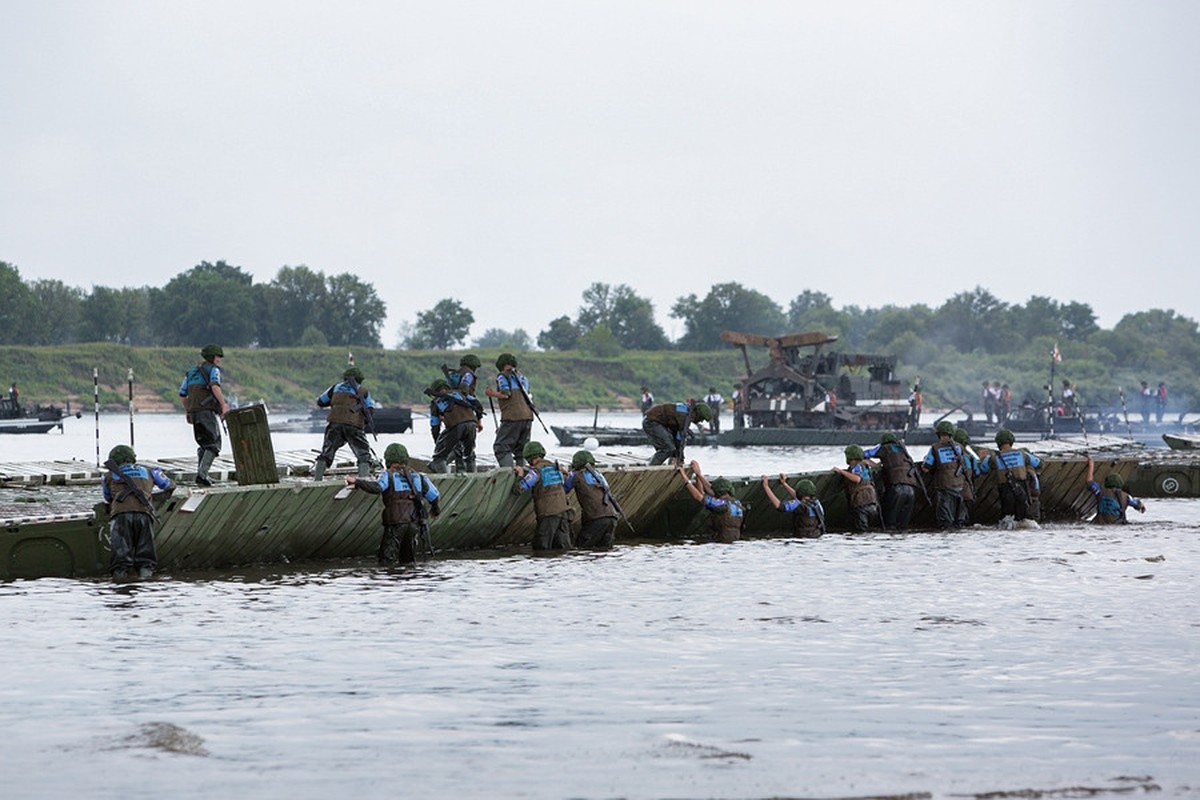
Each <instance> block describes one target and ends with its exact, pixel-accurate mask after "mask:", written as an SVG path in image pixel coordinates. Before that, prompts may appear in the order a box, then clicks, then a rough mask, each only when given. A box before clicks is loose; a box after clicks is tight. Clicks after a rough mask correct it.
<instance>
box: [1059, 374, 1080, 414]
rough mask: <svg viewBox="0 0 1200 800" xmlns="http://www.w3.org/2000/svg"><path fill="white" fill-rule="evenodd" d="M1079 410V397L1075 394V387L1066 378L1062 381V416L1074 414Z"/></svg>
mask: <svg viewBox="0 0 1200 800" xmlns="http://www.w3.org/2000/svg"><path fill="white" fill-rule="evenodd" d="M1078 410H1079V398H1078V397H1077V396H1076V394H1075V387H1074V386H1072V385H1071V382H1070V381H1069V380H1067V379H1066V378H1063V382H1062V416H1064V417H1071V416H1074V415H1075V413H1076V411H1078Z"/></svg>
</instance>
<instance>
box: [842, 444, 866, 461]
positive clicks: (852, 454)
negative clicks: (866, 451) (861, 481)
mask: <svg viewBox="0 0 1200 800" xmlns="http://www.w3.org/2000/svg"><path fill="white" fill-rule="evenodd" d="M844 452H845V453H846V460H847V461H862V460H863V458H864V456H863V449H862V448H861V447H859V446H858V445H856V444H848V445H846V450H845V451H844Z"/></svg>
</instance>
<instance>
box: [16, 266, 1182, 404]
mask: <svg viewBox="0 0 1200 800" xmlns="http://www.w3.org/2000/svg"><path fill="white" fill-rule="evenodd" d="M670 316H671V317H672V318H673V319H677V320H679V321H680V322H681V323H682V327H683V333H682V335H681V336H680V337H679V338H678V339H677V340H675V341H671V340H670V339H669V337H668V336H667V335H666V333H665V332H664V330H663V329H662V327H661V326H660V325H659V324H658V323H657V322H656V321H655V317H654V304H653V303H652V302H651V301H650V300H649V299H647V298H645V297H641V296H640V295H638V294H637V292H636V291H634V289H632V288H631V287H630V286H628V285H626V284H620V285H612V284H607V283H599V282H597V283H593V284H591V285H590V286H588V287H587V288H586V289H585V290H584V291H583V293H582V295H581V303H580V305H579V306H578V308H577V309H576V310H575V312H574V313H573V314H563V315H561V316H559V317H556V318H555V319H553V320H551V321H550V323H549V324H548V325H547V327H546V328H545V329H544V330H542V331H538V332H537V333H536V335H534V334H531V333H530V332H528V331H526V330H524V329H522V328H517V329H515V330H503V329H498V328H489V329H487V330H485V331H484V332H483V333H482V334H481V335H479V336H476V337H474V338H470V329H471V326H472V325H473V324H474V321H475V318H474V314H473V313H472V312H471V310H470V309H469V308H467V307H466V306H464V305H463V304H462V303H461V301H459V300H456V299H452V298H447V299H443V300H440V301H438V302H437V303H436V304H435V305H434V306H433V307H432V308H429V309H426V310H423V311H420V312H419V313H418V314H417V315H416V318H415V320H414V321H412V322H406V323H403V324H402V325H401V330H400V339H399V341H398V342H397V346H398V347H399V348H401V349H407V350H452V349H455V348H459V347H462V346H471V347H477V348H495V349H511V350H513V351H515V352H520V351H529V350H533V349H535V348H537V349H541V350H544V351H550V352H554V351H559V352H565V351H576V352H580V353H582V354H584V355H587V356H593V357H598V358H611V357H616V356H619V355H620V354H621V353H623V352H626V351H658V350H678V351H684V352H704V351H712V350H723V349H726V348H727V347H728V345H726V344H724V343H723V342H722V341H721V339H720V334H721V331H723V330H737V331H743V332H746V333H755V334H762V335H767V336H774V335H779V334H782V333H793V332H803V331H821V332H823V333H825V334H828V335H831V336H837V337H838V340H839V341H838V344H837V346H836V349H838V350H841V351H844V352H845V351H849V352H865V353H875V354H895V355H897V356H898V357H899V359H900V362H901V364H902V367H903V369H904V370H905V371H906V372H911V373H913V374H919V375H922V376H923V378H924V380H925V381H926V386H927V387H928V388H929V390H930V391H931V392H932V393H933V394H934V395H935V396H936V395H939V394H940V395H943V396H945V397H947V398H952V397H964V398H969V397H971V396H972V393H973V392H972V387H973V386H975V385H978V382H979V381H981V380H983V379H989V380H990V379H1001V380H1005V381H1006V382H1012V383H1013V384H1014V387H1013V388H1014V392H1015V393H1016V394H1017V395H1018V397H1020V396H1022V395H1038V394H1039V393H1041V392H1042V390H1043V389H1044V388H1045V383H1046V382H1047V380H1048V376H1047V375H1046V372H1047V367H1048V364H1049V363H1050V362H1049V354H1050V352H1051V350H1052V349H1053V348H1054V347H1055V346H1059V347H1061V352H1063V354H1064V356H1065V358H1066V359H1067V361H1066V363H1064V364H1063V365H1062V367H1060V372H1059V375H1060V376H1062V377H1068V376H1069V378H1070V379H1071V380H1072V381H1073V382H1078V383H1081V384H1082V385H1083V386H1084V387H1085V394H1084V395H1083V396H1084V398H1085V399H1086V398H1087V396H1088V393H1091V394H1093V395H1099V394H1103V395H1104V396H1105V397H1106V398H1107V397H1110V396H1115V394H1116V392H1117V389H1118V387H1119V386H1125V387H1128V389H1129V391H1130V392H1131V393H1133V392H1136V389H1137V386H1138V384H1139V382H1140V381H1141V380H1147V381H1150V382H1151V385H1152V386H1153V385H1156V383H1157V381H1159V380H1162V381H1165V382H1167V383H1168V384H1169V385H1171V386H1172V387H1173V388H1175V389H1176V390H1178V392H1177V394H1176V395H1175V396H1176V397H1177V398H1178V397H1179V396H1180V394H1182V395H1184V396H1188V397H1196V398H1200V378H1197V376H1198V375H1200V335H1198V333H1197V323H1196V321H1195V320H1192V319H1190V318H1188V317H1184V316H1180V315H1176V313H1175V312H1174V311H1172V310H1163V309H1151V310H1148V311H1137V312H1132V313H1129V314H1127V315H1125V316H1124V317H1123V318H1122V319H1121V320H1120V321H1119V322H1118V323H1117V324H1116V325H1115V326H1114V327H1113V328H1112V329H1111V330H1104V329H1101V328H1100V327H1099V325H1098V324H1097V322H1096V315H1095V313H1094V312H1093V311H1092V308H1091V307H1090V306H1089V305H1088V304H1086V303H1079V302H1073V301H1072V302H1067V303H1061V302H1059V301H1057V300H1054V299H1052V298H1049V297H1043V296H1038V295H1033V296H1031V297H1030V298H1029V299H1028V300H1027V301H1026V302H1025V303H1016V304H1010V303H1005V302H1002V301H1000V300H999V299H998V298H996V297H995V296H994V295H993V294H991V292H989V291H988V290H986V289H984V288H982V287H975V288H974V289H971V290H965V291H962V292H959V293H958V294H955V295H954V296H952V297H950V298H949V299H947V300H946V301H945V302H943V303H942V304H941V305H938V306H936V307H933V306H928V305H924V304H916V305H912V306H907V307H904V306H895V305H886V306H883V307H882V308H861V307H859V306H856V305H848V306H843V307H841V308H835V307H834V305H833V303H832V300H831V298H830V297H829V296H828V295H826V294H824V293H823V292H819V291H814V290H805V291H803V292H801V293H800V294H799V295H797V296H796V297H794V298H792V299H791V300H790V302H789V303H788V304H787V306H786V307H785V306H782V305H780V304H779V303H778V302H777V301H776V300H775V299H773V298H771V297H769V296H768V295H765V294H763V293H761V292H758V291H756V290H754V289H750V288H748V287H745V286H742V285H741V284H739V283H737V282H728V283H720V284H716V285H714V286H712V287H711V288H710V289H709V291H708V292H707V294H705V295H703V296H700V295H698V294H689V295H686V296H683V297H679V298H677V299H676V301H675V303H674V304H673V305H672V307H671V310H670ZM385 318H386V307H385V304H384V303H383V301H382V300H380V299H379V297H378V295H377V294H376V292H375V289H374V287H373V286H371V285H370V284H368V283H364V282H362V281H361V280H359V279H358V278H357V277H355V276H354V275H350V274H341V275H325V274H324V273H322V272H320V271H316V270H313V269H310V268H308V267H306V266H298V267H287V266H285V267H283V268H281V269H280V270H279V272H278V273H277V274H276V276H275V278H274V279H272V280H271V281H270V282H268V283H265V284H255V283H254V281H253V279H252V277H251V276H250V275H249V273H247V272H245V271H244V270H242V269H241V268H240V267H236V266H232V265H229V264H227V263H225V262H224V261H218V262H216V263H209V262H202V263H200V264H198V265H197V266H195V267H193V268H192V269H190V270H188V271H186V272H183V273H181V274H179V275H176V276H175V277H174V278H172V279H171V281H169V282H168V283H167V284H166V285H165V286H163V287H162V288H161V289H156V288H151V287H141V288H120V289H114V288H109V287H104V286H94V287H93V288H92V289H91V291H90V292H85V291H83V290H81V289H76V288H72V287H69V286H66V285H65V284H63V283H62V282H61V281H57V280H36V281H32V282H26V281H24V280H22V278H21V276H20V273H19V271H18V270H17V268H16V267H15V266H12V265H10V264H7V263H4V262H0V344H32V345H53V344H67V343H73V342H89V341H112V342H119V343H123V344H129V345H192V346H198V345H201V344H204V343H206V342H209V341H219V342H221V343H222V344H223V345H224V346H226V347H250V346H254V347H271V348H273V347H295V346H323V345H354V346H360V347H380V346H382V344H381V341H382V340H381V335H380V332H381V329H382V327H383V324H384V321H385ZM904 379H906V380H907V379H908V376H907V375H906V376H904ZM1092 387H1095V388H1092Z"/></svg>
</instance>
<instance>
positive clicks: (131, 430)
mask: <svg viewBox="0 0 1200 800" xmlns="http://www.w3.org/2000/svg"><path fill="white" fill-rule="evenodd" d="M129 446H130V447H133V367H130V368H129Z"/></svg>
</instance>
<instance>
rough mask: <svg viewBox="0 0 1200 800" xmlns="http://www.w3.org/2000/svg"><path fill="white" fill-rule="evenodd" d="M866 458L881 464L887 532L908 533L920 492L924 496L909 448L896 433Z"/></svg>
mask: <svg viewBox="0 0 1200 800" xmlns="http://www.w3.org/2000/svg"><path fill="white" fill-rule="evenodd" d="M863 455H864V456H865V457H866V458H871V459H874V460H876V461H878V462H879V465H880V472H879V474H880V478H881V480H882V481H883V504H882V505H883V526H884V527H885V528H887V529H888V530H895V531H902V530H907V528H908V524H909V522H910V521H911V520H912V514H913V509H914V508H915V507H916V503H917V489H918V488H919V489H920V490H921V493H922V494H924V493H925V486H924V484H922V483H921V482H920V481H921V474H920V472H919V471H918V470H917V465H916V464H914V463H913V460H912V456H910V455H909V454H908V448H906V447H905V446H904V445H903V444H901V443H900V440H899V439H897V438H896V434H894V433H885V434H883V435H882V436H880V437H879V444H877V445H875V446H874V447H869V448H867V449H866V450H864V451H863Z"/></svg>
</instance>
